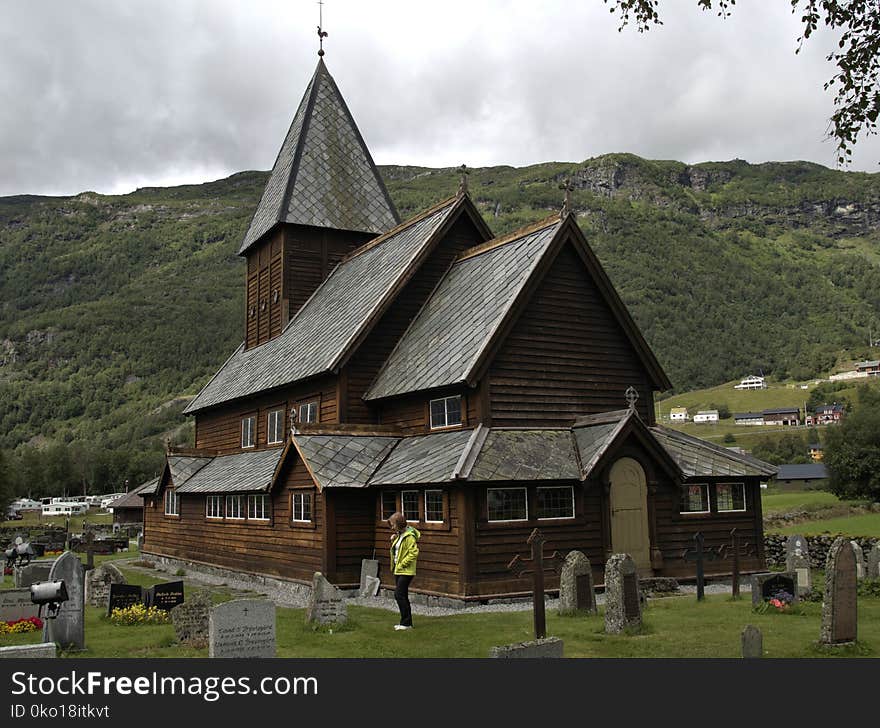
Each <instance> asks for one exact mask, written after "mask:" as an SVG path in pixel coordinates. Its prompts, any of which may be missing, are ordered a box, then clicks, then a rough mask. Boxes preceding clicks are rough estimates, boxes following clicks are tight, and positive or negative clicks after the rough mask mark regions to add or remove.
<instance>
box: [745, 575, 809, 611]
mask: <svg viewBox="0 0 880 728" xmlns="http://www.w3.org/2000/svg"><path fill="white" fill-rule="evenodd" d="M780 592H784V593H785V594H787V595H790V597H791V599H790V602H791V604H797V603H798V601H799V600H798V580H797V573H796V572H794V571H771V572H766V573H763V574H752V607H760V606H761V605H762V604H763V603H764V602H767V601H769V600H770V599H773V598H774V597H776V596H777V595H778V594H779V593H780Z"/></svg>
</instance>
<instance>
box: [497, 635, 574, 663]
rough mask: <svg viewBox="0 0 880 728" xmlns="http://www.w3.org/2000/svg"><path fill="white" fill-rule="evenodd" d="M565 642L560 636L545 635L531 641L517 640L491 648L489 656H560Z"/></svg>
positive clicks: (505, 657)
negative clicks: (514, 642)
mask: <svg viewBox="0 0 880 728" xmlns="http://www.w3.org/2000/svg"><path fill="white" fill-rule="evenodd" d="M562 652H563V643H562V640H561V639H559V638H558V637H544V638H543V639H539V640H531V641H530V642H517V643H516V644H512V645H499V646H497V647H492V648H491V649H490V650H489V657H492V658H495V659H502V660H506V659H513V658H523V657H525V658H532V657H537V658H554V657H556V658H559V657H562V656H563V654H562Z"/></svg>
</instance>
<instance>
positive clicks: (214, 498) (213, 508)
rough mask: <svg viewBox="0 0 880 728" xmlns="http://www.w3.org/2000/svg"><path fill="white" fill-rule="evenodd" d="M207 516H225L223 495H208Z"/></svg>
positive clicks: (206, 503)
mask: <svg viewBox="0 0 880 728" xmlns="http://www.w3.org/2000/svg"><path fill="white" fill-rule="evenodd" d="M205 516H207V517H208V518H223V496H220V495H209V496H208V498H207V501H206V502H205Z"/></svg>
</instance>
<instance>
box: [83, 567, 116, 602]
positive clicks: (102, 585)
mask: <svg viewBox="0 0 880 728" xmlns="http://www.w3.org/2000/svg"><path fill="white" fill-rule="evenodd" d="M111 584H125V577H124V576H123V575H122V572H121V571H120V570H119V567H118V566H116V565H115V564H113V563H112V562H110V561H106V562H104V563H103V564H101V565H100V566H99V567H98V568H96V569H92V570H91V571H89V572H88V573H87V574H86V601H87V602H88V604H89V606H90V607H99V608H101V609H107V605H108V604H109V601H110V585H111Z"/></svg>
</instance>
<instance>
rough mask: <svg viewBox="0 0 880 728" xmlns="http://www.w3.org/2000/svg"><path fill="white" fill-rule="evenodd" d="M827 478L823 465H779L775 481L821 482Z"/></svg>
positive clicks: (826, 469) (826, 471)
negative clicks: (816, 480) (815, 480)
mask: <svg viewBox="0 0 880 728" xmlns="http://www.w3.org/2000/svg"><path fill="white" fill-rule="evenodd" d="M827 477H828V468H826V467H825V464H824V463H802V464H794V465H780V466H779V472H777V473H776V480H814V479H818V480H823V479H825V478H827Z"/></svg>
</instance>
